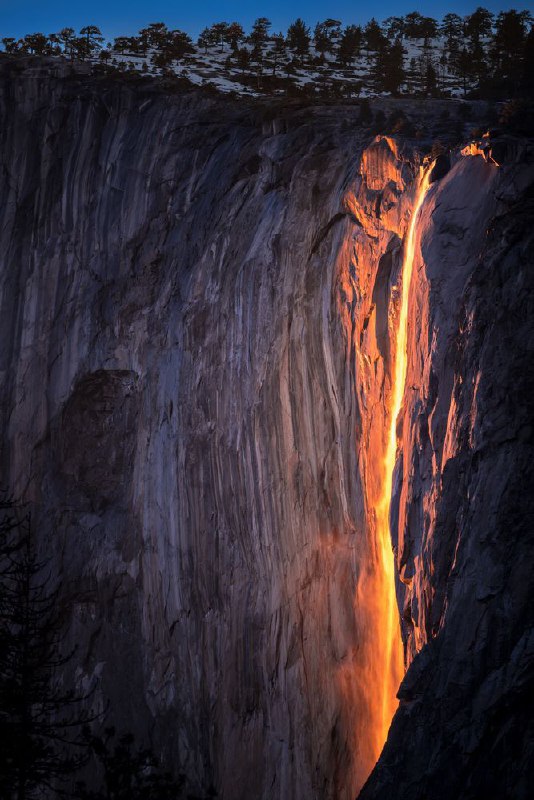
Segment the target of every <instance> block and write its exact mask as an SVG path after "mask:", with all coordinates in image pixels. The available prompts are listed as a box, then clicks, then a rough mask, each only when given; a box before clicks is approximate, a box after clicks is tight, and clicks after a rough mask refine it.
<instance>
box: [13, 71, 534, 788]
mask: <svg viewBox="0 0 534 800" xmlns="http://www.w3.org/2000/svg"><path fill="white" fill-rule="evenodd" d="M59 73H60V70H59V69H58V70H57V71H56V74H54V69H51V68H47V69H39V68H36V69H25V70H24V71H22V72H20V73H16V72H14V71H12V70H11V69H10V70H6V69H4V74H3V76H2V78H1V80H0V83H1V86H0V114H1V127H0V141H1V146H0V158H1V173H0V174H1V182H2V188H1V192H0V248H1V249H0V252H2V259H1V266H0V281H1V283H0V286H1V316H0V325H1V336H0V370H1V376H2V381H1V405H0V414H1V425H2V431H3V438H2V452H1V462H0V463H1V469H2V475H1V482H2V484H4V485H7V486H9V487H10V489H11V490H12V491H13V492H14V493H15V494H16V495H18V496H21V497H23V498H24V499H25V500H27V501H29V502H30V503H31V504H32V507H33V508H34V516H35V519H36V521H37V524H38V529H39V535H40V540H41V545H42V547H43V549H44V550H46V551H47V552H48V553H49V554H51V556H52V557H53V559H54V563H55V564H56V565H57V568H58V570H59V574H60V575H61V581H62V591H63V599H64V604H65V609H66V616H67V617H68V619H69V624H70V635H71V636H72V638H73V639H74V640H76V641H77V642H78V643H79V659H78V669H77V671H76V675H74V676H73V677H74V678H75V680H76V681H77V682H78V684H80V685H84V686H86V687H87V686H90V685H96V686H97V694H96V697H98V698H101V701H102V702H104V698H105V697H108V698H110V700H111V704H112V705H111V709H112V713H113V715H114V718H115V719H116V720H117V721H118V722H119V724H121V725H124V726H125V727H128V728H130V729H133V730H135V731H138V732H139V733H140V734H141V735H146V736H150V739H151V740H152V742H153V743H154V746H155V748H156V749H157V750H158V752H161V753H163V754H164V755H165V756H166V757H167V758H168V759H169V760H170V761H171V762H172V763H174V764H175V765H176V766H177V768H178V769H179V770H182V771H185V772H186V774H187V775H188V778H189V781H190V784H191V786H192V787H194V788H196V789H197V790H199V791H207V789H208V787H210V786H213V787H215V789H216V791H217V792H218V795H219V796H220V797H222V798H225V799H226V800H240V799H241V798H242V799H243V800H245V799H247V800H250V798H267V797H268V798H279V800H289V799H290V798H291V799H293V798H294V800H300V799H301V798H302V800H304V798H306V799H307V800H309V798H332V799H333V798H336V800H348V798H354V797H355V795H356V793H357V792H358V790H359V789H360V788H361V786H362V784H363V783H364V781H365V779H366V778H367V775H368V774H369V771H370V769H371V768H372V766H373V763H374V761H375V759H376V757H377V756H378V753H379V750H380V746H381V744H382V741H383V735H382V739H380V734H378V738H377V733H376V731H377V728H378V727H379V721H378V717H379V716H380V715H379V712H378V711H377V709H378V707H379V702H378V701H377V692H380V691H382V687H383V685H384V678H383V673H384V664H385V661H384V658H385V657H384V644H383V632H382V633H381V632H380V630H379V628H377V621H378V623H380V619H381V614H382V605H383V597H384V592H385V591H394V587H392V586H389V587H388V586H385V584H384V578H383V574H382V571H381V569H380V568H379V567H380V559H379V557H378V554H377V549H376V540H375V534H376V531H375V527H376V519H375V512H374V509H375V507H376V503H377V500H378V497H379V495H380V489H381V482H382V478H383V472H382V457H383V453H384V448H385V439H386V435H387V424H388V413H389V411H388V410H389V399H390V395H391V378H392V376H391V369H392V363H393V357H394V348H395V324H396V319H397V317H398V307H399V270H400V266H401V263H402V238H403V236H404V234H405V231H406V227H407V223H408V220H409V217H410V213H411V208H412V203H413V198H414V186H415V179H416V176H417V173H418V156H417V154H416V152H415V151H414V148H413V147H411V146H408V145H407V144H401V143H399V142H395V141H393V140H392V139H387V138H380V137H379V138H378V139H377V140H375V141H371V137H369V136H368V135H365V134H364V133H363V132H362V130H361V129H360V128H359V127H358V126H357V124H356V119H355V117H356V116H357V114H355V113H354V111H353V110H352V109H335V108H328V109H316V110H314V111H310V110H298V109H294V110H286V111H285V112H278V113H276V114H268V115H266V114H263V112H260V111H259V110H258V109H255V108H248V107H247V106H244V105H239V104H238V105H236V106H228V105H225V104H224V103H221V102H220V101H218V100H214V99H210V98H208V97H205V96H204V97H203V96H201V95H195V94H192V95H176V96H173V95H170V94H165V93H162V92H161V91H156V90H154V89H153V88H151V86H150V84H146V87H145V88H140V87H139V86H136V87H134V88H128V86H127V85H121V84H120V83H115V82H113V81H110V80H108V79H106V80H101V81H100V82H98V81H96V80H95V79H93V78H90V77H83V76H79V75H72V76H64V75H62V74H59ZM531 162H532V155H531V152H530V151H528V149H527V148H526V145H524V144H521V145H519V144H518V145H516V146H515V150H514V149H513V147H512V145H511V144H510V145H509V146H508V148H507V151H506V158H505V160H504V163H503V164H502V166H500V167H497V166H495V165H494V164H492V163H489V162H488V161H487V160H485V159H484V158H483V157H481V156H473V157H460V156H459V155H458V156H457V157H455V158H454V159H453V164H452V167H451V169H450V170H449V172H448V173H447V174H446V175H444V177H442V178H441V180H439V181H437V182H435V183H433V184H432V185H431V187H430V189H429V192H428V196H427V198H426V201H425V205H424V206H423V209H422V213H421V218H420V224H419V225H418V233H417V240H416V262H414V280H413V282H412V288H411V306H412V308H413V309H414V312H413V316H411V317H410V320H411V322H410V326H409V342H408V356H409V358H408V374H407V380H406V392H405V402H404V410H403V412H402V426H400V423H399V426H400V427H399V434H400V436H401V438H402V457H401V458H400V459H399V462H398V464H397V470H396V479H395V492H394V503H393V523H394V524H393V529H394V540H395V545H396V565H397V574H398V581H397V598H398V601H399V604H400V608H401V613H402V622H403V636H404V640H405V649H406V655H407V661H408V663H409V664H410V667H409V670H408V672H407V675H406V677H405V679H404V681H403V683H402V686H401V690H400V697H401V706H400V708H399V711H398V712H397V714H396V716H395V718H394V722H393V726H392V729H391V732H390V737H389V739H388V743H387V745H386V748H385V751H384V753H383V756H382V758H381V759H380V761H379V764H378V766H377V767H376V769H375V770H374V772H373V774H372V775H371V778H370V780H369V782H368V783H367V784H366V786H365V788H364V790H363V794H362V797H365V798H371V797H372V798H385V797H390V796H391V792H392V787H395V791H396V792H398V794H395V797H397V796H398V797H399V798H401V797H405V796H406V797H407V796H408V793H409V794H410V797H411V798H421V799H422V798H423V797H428V796H431V797H432V798H438V797H444V798H445V797H464V796H465V797H475V796H477V792H478V793H479V792H480V791H481V788H480V787H484V791H486V790H487V789H488V787H487V785H486V784H485V783H484V782H485V781H486V780H488V781H489V780H490V777H491V775H492V774H493V772H494V770H493V769H492V765H494V764H495V761H496V760H499V759H500V760H501V761H502V763H503V764H506V765H507V766H506V769H507V771H506V775H507V777H506V779H505V778H504V777H503V781H505V780H507V781H509V783H508V784H506V783H502V784H501V787H500V788H501V794H500V796H510V797H512V796H513V797H521V796H525V797H526V794H524V792H525V791H526V788H525V787H526V783H525V781H526V780H527V778H526V777H525V776H526V775H527V774H528V770H527V765H528V763H531V759H532V736H531V735H530V734H528V733H525V735H524V738H521V735H520V733H518V732H521V731H522V730H523V729H524V728H525V725H526V719H528V717H527V716H526V714H527V711H526V708H525V699H524V698H525V697H526V696H528V695H527V691H528V689H529V682H531V681H532V658H533V634H532V603H531V601H529V595H530V594H531V591H532V579H531V577H530V572H531V570H529V564H530V562H529V554H530V556H531V555H532V535H531V530H532V527H531V525H530V524H527V520H528V518H529V515H530V518H531V515H532V495H531V493H530V494H529V491H528V481H529V477H530V475H531V471H530V463H531V461H532V428H531V422H530V420H531V418H532V399H531V398H532V375H531V372H529V370H528V365H529V363H530V362H529V358H530V356H531V353H532V343H533V332H532V321H531V317H532V313H531V312H532V309H531V307H530V304H531V302H532V299H531V290H532V269H531V264H530V262H529V260H528V256H529V252H530V253H531V250H530V251H529V248H532V234H531V231H530V230H529V225H528V219H529V215H530V219H531V218H532V202H533V200H532V196H531V193H532V188H531V187H532V181H533V179H534V170H533V166H532V163H531ZM401 476H402V478H403V480H402V481H401ZM132 698H135V700H134V702H132ZM393 702H394V701H393V698H392V703H393ZM531 718H532V717H530V719H531ZM529 759H530V762H529ZM522 776H523V777H522ZM522 780H523V783H521V781H522ZM470 781H471V783H470ZM494 783H495V782H494V781H491V786H493V785H494ZM470 787H472V788H470ZM507 791H510V792H511V793H509V794H508V795H507V794H506V792H507ZM514 791H515V794H514ZM462 792H464V794H462ZM469 792H471V793H469ZM521 792H523V794H521ZM487 793H488V791H486V794H487Z"/></svg>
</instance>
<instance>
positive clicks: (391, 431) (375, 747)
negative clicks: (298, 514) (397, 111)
mask: <svg viewBox="0 0 534 800" xmlns="http://www.w3.org/2000/svg"><path fill="white" fill-rule="evenodd" d="M429 179H430V170H428V169H427V171H426V172H425V173H424V174H423V176H422V178H421V180H420V183H419V185H418V187H417V194H416V198H415V204H414V208H413V213H412V216H411V220H410V224H409V226H408V231H407V235H406V239H405V247H404V258H403V263H402V271H401V276H400V279H401V281H402V297H401V304H400V312H399V315H398V323H397V325H396V336H395V360H394V364H393V366H392V371H391V374H392V383H391V392H390V395H389V403H388V408H387V417H386V418H387V420H388V431H387V440H386V451H385V456H384V458H383V461H382V463H381V466H380V467H379V468H378V469H379V471H380V486H381V492H380V496H379V498H378V501H377V502H376V505H375V537H376V553H377V560H378V564H377V570H376V573H375V574H374V576H373V578H372V579H371V581H370V583H369V584H368V585H367V586H366V587H365V592H366V595H367V596H366V598H365V600H364V604H365V605H367V607H368V609H369V611H370V619H371V620H372V622H373V627H374V630H373V631H370V632H369V636H370V637H372V641H371V642H370V643H369V644H368V645H367V646H368V647H369V651H370V652H369V656H368V658H367V659H366V661H367V670H366V672H367V673H368V678H369V684H370V691H371V692H373V695H374V702H373V704H372V705H371V707H370V708H369V714H370V731H369V732H370V734H371V736H370V741H369V743H368V748H369V749H368V756H369V761H370V766H369V770H370V769H372V767H373V766H374V764H375V762H376V760H377V759H378V757H379V755H380V752H381V750H382V748H383V746H384V743H385V741H386V738H387V734H388V730H389V726H390V724H391V719H392V717H393V715H394V713H395V711H396V709H397V705H398V701H397V698H396V693H397V690H398V687H399V684H400V682H401V680H402V677H403V674H404V658H403V647H402V640H401V634H400V625H399V614H398V610H397V603H396V596H395V569H394V557H393V552H392V545H391V534H390V528H389V511H390V504H391V494H392V488H393V471H394V469H395V461H396V453H397V417H398V414H399V412H400V410H401V406H402V399H403V395H404V384H405V380H406V367H407V352H406V351H407V338H408V337H407V332H408V298H409V291H410V283H411V278H412V271H413V262H414V257H415V244H416V231H417V219H418V216H419V211H420V209H421V206H422V204H423V201H424V198H425V194H426V191H427V189H428V185H429Z"/></svg>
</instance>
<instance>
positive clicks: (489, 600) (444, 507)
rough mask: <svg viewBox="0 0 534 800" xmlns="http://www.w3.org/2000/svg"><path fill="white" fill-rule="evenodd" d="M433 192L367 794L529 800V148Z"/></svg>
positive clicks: (532, 180)
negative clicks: (383, 713)
mask: <svg viewBox="0 0 534 800" xmlns="http://www.w3.org/2000/svg"><path fill="white" fill-rule="evenodd" d="M500 152H501V153H502V156H503V160H502V163H501V165H500V166H497V165H496V164H495V163H494V162H493V161H491V160H487V159H485V158H484V157H483V155H482V154H481V153H480V151H478V154H477V151H476V149H475V155H474V156H473V157H464V158H460V159H458V160H457V161H456V163H455V164H453V167H452V169H451V170H450V171H449V172H448V173H447V174H446V176H445V177H443V178H442V180H441V181H440V182H439V183H437V184H436V185H434V187H432V188H431V190H430V192H429V196H428V199H427V202H426V204H425V206H424V208H423V215H422V220H421V223H420V225H419V248H420V249H419V258H418V261H419V269H418V272H417V274H416V275H415V276H414V280H413V282H412V287H411V293H412V296H411V303H412V308H413V313H412V315H411V320H412V323H411V335H410V337H409V347H408V364H409V366H408V375H407V380H406V389H405V396H404V411H403V414H402V420H401V442H402V445H401V447H402V455H401V458H400V461H399V463H398V474H397V492H396V498H395V506H396V509H395V513H394V520H393V522H394V527H395V528H396V532H397V535H398V556H397V560H398V568H399V574H400V578H401V581H402V584H403V588H402V591H401V592H400V595H401V596H402V597H403V601H402V603H403V622H404V626H405V634H406V649H407V661H408V664H410V666H409V669H408V672H407V675H406V677H405V679H404V681H403V684H402V685H401V688H400V691H399V697H400V698H401V706H400V709H399V712H398V714H397V715H396V717H395V719H394V722H393V726H392V729H391V731H390V735H389V739H388V743H387V745H386V748H385V750H384V753H383V754H382V757H381V759H380V761H379V764H378V766H377V768H376V770H375V771H374V772H373V774H372V775H371V778H370V779H369V782H368V784H367V785H366V787H365V789H364V790H363V792H362V793H361V798H362V800H369V798H386V797H391V795H392V793H394V796H395V797H396V798H399V800H402V799H403V798H411V800H414V798H425V797H432V798H433V799H435V800H440V798H443V800H448V798H451V797H459V798H465V799H467V798H470V799H471V798H472V800H475V798H480V797H487V798H514V800H519V799H520V798H525V799H526V798H527V797H529V796H530V793H531V790H532V784H531V776H532V766H533V763H534V736H533V733H534V731H533V728H532V720H533V719H534V715H533V711H534V708H533V705H532V698H533V697H534V694H533V691H532V690H533V688H534V648H533V644H534V638H533V635H534V627H533V624H534V606H533V604H532V588H533V587H532V570H531V565H532V557H533V554H534V552H533V551H534V535H533V529H532V513H533V508H534V507H533V502H534V499H533V494H532V456H533V436H532V419H533V411H534V407H533V399H532V398H533V343H534V338H533V335H534V331H533V322H532V289H533V272H532V248H533V245H534V238H533V233H532V225H531V222H532V215H533V210H534V205H533V195H532V189H533V186H534V160H533V151H532V148H531V146H529V145H523V146H521V147H519V146H517V145H516V144H513V143H509V144H508V146H504V145H503V146H502V147H501V148H500Z"/></svg>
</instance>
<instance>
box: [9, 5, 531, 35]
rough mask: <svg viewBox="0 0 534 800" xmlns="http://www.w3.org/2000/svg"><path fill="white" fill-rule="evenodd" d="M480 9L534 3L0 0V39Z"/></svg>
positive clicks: (362, 18) (194, 29)
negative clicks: (85, 28)
mask: <svg viewBox="0 0 534 800" xmlns="http://www.w3.org/2000/svg"><path fill="white" fill-rule="evenodd" d="M477 5H483V6H484V7H485V8H489V9H490V10H491V11H502V10H503V9H507V8H518V9H523V8H527V9H529V10H530V11H534V2H533V0H530V1H529V0H523V2H517V3H514V2H510V3H507V2H504V0H501V2H498V0H497V2H496V1H495V0H488V2H484V0H478V2H477V0H473V2H463V0H449V2H446V0H433V1H432V2H430V0H426V2H420V3H417V2H413V0H410V1H409V2H404V1H402V2H399V1H398V2H391V0H383V2H380V3H368V4H367V3H366V4H363V3H356V2H354V0H352V1H351V0H291V2H288V0H253V2H251V1H250V0H248V2H247V1H246V0H231V1H230V2H221V1H220V0H219V2H216V0H189V1H188V2H184V0H174V2H172V0H92V2H87V0H0V38H2V37H4V36H16V37H19V36H22V35H23V34H25V33H33V32H35V31H43V32H44V33H51V32H53V31H56V30H59V29H60V28H62V27H65V26H66V25H68V26H72V27H75V28H78V27H80V26H82V25H85V24H95V25H99V26H100V28H101V29H102V32H103V33H104V34H105V35H106V36H107V37H110V38H112V37H113V36H116V35H118V34H119V33H124V34H133V33H135V32H136V31H137V30H138V29H139V28H140V27H143V26H144V25H146V24H147V23H149V22H159V21H163V22H166V23H167V25H169V27H171V28H182V29H183V30H186V31H188V32H189V33H190V34H191V35H193V36H196V35H197V34H198V33H199V31H200V30H201V29H202V28H203V27H204V26H205V25H209V24H211V23H212V22H216V21H218V20H229V21H230V20H234V19H235V20H237V21H238V22H241V24H242V25H244V26H245V27H246V28H248V27H249V26H250V24H251V23H252V22H253V21H254V19H255V18H256V17H258V16H268V17H269V19H270V20H271V21H272V22H273V28H274V29H275V30H279V29H282V30H285V29H286V28H287V25H288V24H289V23H290V22H292V21H293V20H294V19H295V18H296V17H298V16H301V17H303V18H304V19H305V20H306V22H308V23H309V24H314V23H315V22H317V20H322V19H325V18H326V17H334V18H337V19H341V20H342V22H343V23H348V22H355V23H361V22H366V21H367V20H368V19H369V18H370V17H372V16H376V17H377V18H378V19H379V20H381V19H385V18H386V17H388V16H391V15H396V16H401V15H403V14H406V13H407V12H408V11H413V10H414V8H415V9H417V10H418V11H420V12H421V13H422V14H427V15H429V16H436V17H440V16H442V15H443V14H444V13H447V11H455V12H456V13H458V14H461V15H464V14H467V13H469V12H471V11H473V10H474V9H475V8H476V6H477Z"/></svg>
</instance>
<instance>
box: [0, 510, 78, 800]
mask: <svg viewBox="0 0 534 800" xmlns="http://www.w3.org/2000/svg"><path fill="white" fill-rule="evenodd" d="M0 513H2V518H1V521H0V797H2V798H5V800H11V798H13V800H29V798H33V797H37V796H40V793H41V792H42V791H43V790H49V791H55V792H57V790H58V788H59V785H60V784H61V781H62V779H63V778H65V777H66V776H68V775H70V774H71V773H73V772H74V771H76V770H77V769H78V768H79V767H80V765H81V763H83V761H84V756H85V750H84V748H83V744H82V740H81V727H82V725H83V724H85V723H86V722H87V721H88V720H89V718H90V715H89V713H88V712H87V711H83V710H82V709H81V704H82V701H86V700H88V697H87V696H85V697H81V696H78V695H76V694H75V693H74V692H72V691H66V690H64V689H62V688H61V676H60V674H59V672H60V670H61V669H62V668H63V667H64V666H65V665H66V664H67V663H68V662H69V661H70V658H71V657H72V653H68V654H66V655H65V654H62V652H61V651H62V645H63V636H62V632H61V625H60V615H59V610H58V594H57V591H54V590H52V589H51V588H50V583H51V578H50V575H49V574H48V573H47V568H48V565H47V564H46V563H43V562H39V561H38V560H37V557H36V554H35V543H34V536H33V530H32V525H31V519H30V516H29V514H27V513H24V512H23V510H22V509H21V508H19V507H17V506H15V505H14V504H13V503H11V502H10V501H2V503H1V512H0Z"/></svg>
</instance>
